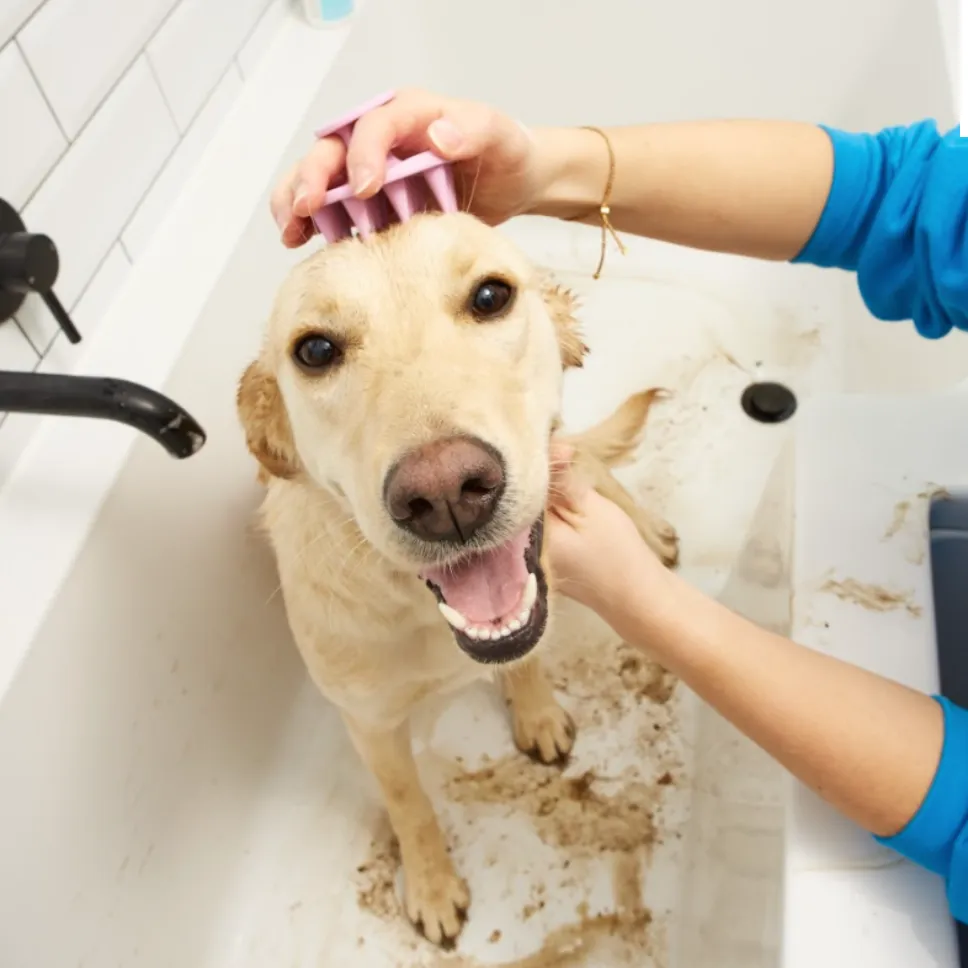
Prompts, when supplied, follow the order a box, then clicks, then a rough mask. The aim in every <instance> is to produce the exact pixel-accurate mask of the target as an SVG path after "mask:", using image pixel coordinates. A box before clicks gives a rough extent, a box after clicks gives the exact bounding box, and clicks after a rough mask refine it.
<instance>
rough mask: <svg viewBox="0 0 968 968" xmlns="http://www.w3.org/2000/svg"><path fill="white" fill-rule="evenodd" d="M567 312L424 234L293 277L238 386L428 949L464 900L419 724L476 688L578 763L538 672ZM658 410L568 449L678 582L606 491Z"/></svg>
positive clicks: (269, 511) (280, 549)
mask: <svg viewBox="0 0 968 968" xmlns="http://www.w3.org/2000/svg"><path fill="white" fill-rule="evenodd" d="M572 310H573V301H572V298H571V296H570V294H569V293H567V292H565V291H564V290H562V289H560V288H558V287H556V286H555V285H554V284H553V283H552V282H550V280H549V279H548V278H547V276H545V275H544V274H543V273H542V272H540V271H539V270H538V269H536V267H535V266H534V265H532V264H531V263H530V262H529V261H528V259H527V258H526V257H525V256H524V255H523V254H522V253H521V252H520V251H519V250H518V249H517V248H516V247H515V246H514V245H513V244H512V243H511V242H510V241H509V240H508V239H507V238H505V237H504V236H503V235H501V234H500V233H499V232H497V231H496V230H494V229H492V228H489V227H487V226H485V225H484V224H482V223H481V222H479V221H477V220H476V219H474V218H472V217H471V216H469V215H463V214H457V215H423V216H418V217H416V218H414V219H412V220H411V221H409V222H407V223H406V224H404V225H399V226H396V227H393V228H391V229H388V230H386V231H384V232H381V233H379V234H377V235H376V236H374V237H372V238H370V239H369V240H367V241H365V242H363V241H359V240H348V241H346V242H341V243H339V244H336V245H331V246H327V247H326V248H324V249H322V250H321V251H319V252H317V253H316V254H315V255H313V256H311V257H309V258H308V259H306V260H305V261H304V262H303V263H301V264H300V265H299V266H297V267H296V268H295V269H294V270H293V272H292V273H291V274H290V276H289V277H288V279H287V280H286V281H285V282H284V284H283V286H282V288H281V290H280V292H279V294H278V297H277V299H276V303H275V307H274V310H273V312H272V316H271V319H270V321H269V325H268V332H267V337H266V340H265V343H264V347H263V350H262V352H261V355H260V356H259V358H258V359H257V360H256V361H255V362H254V363H252V364H251V365H250V366H249V368H248V369H247V370H246V372H245V374H244V375H243V377H242V380H241V384H240V386H239V393H238V409H239V415H240V418H241V421H242V424H243V427H244V429H245V434H246V439H247V443H248V447H249V449H250V450H251V452H252V453H253V454H254V455H255V457H256V458H257V459H258V460H259V462H260V463H261V465H262V471H261V476H262V479H263V481H264V482H265V483H266V484H267V495H266V498H265V503H264V505H263V508H262V520H263V524H264V526H265V529H266V531H267V532H268V535H269V538H270V540H271V542H272V546H273V548H274V550H275V555H276V558H277V562H278V568H279V573H280V578H281V583H282V592H283V595H284V598H285V604H286V610H287V614H288V618H289V624H290V627H291V629H292V632H293V635H294V637H295V640H296V643H297V645H298V646H299V650H300V652H301V653H302V656H303V659H304V660H305V662H306V665H307V667H308V669H309V672H310V674H311V676H312V678H313V680H314V681H315V683H316V684H317V686H318V687H319V688H320V689H321V690H322V692H323V693H324V694H325V695H326V696H327V697H328V698H329V699H330V700H331V701H332V702H334V703H335V704H336V705H337V706H338V707H339V708H340V710H341V711H342V713H343V716H344V718H345V721H346V725H347V727H348V729H349V732H350V735H351V737H352V739H353V742H354V745H355V746H356V748H357V750H358V751H359V753H360V755H361V756H362V758H363V760H364V761H365V763H366V764H367V766H368V767H369V768H370V770H372V772H373V774H374V775H375V777H376V779H377V781H378V783H379V785H380V787H381V789H382V791H383V795H384V797H385V801H386V806H387V810H388V813H389V816H390V821H391V824H392V826H393V829H394V832H395V834H396V836H397V839H398V840H399V843H400V851H401V858H402V863H403V869H404V879H405V906H406V911H407V913H408V915H409V917H410V918H411V919H412V920H413V922H414V923H415V924H416V925H417V926H418V927H419V928H420V929H421V930H422V931H423V932H424V934H425V935H426V937H427V938H429V939H430V940H431V941H433V942H437V943H442V944H446V943H448V942H451V941H453V939H454V938H455V937H456V936H457V934H458V933H459V931H460V928H461V924H462V922H463V919H464V915H465V912H466V911H467V908H468V905H469V902H470V898H469V894H468V890H467V886H466V884H465V882H464V881H463V880H462V878H461V877H460V876H459V874H458V873H457V872H456V871H455V869H454V866H453V864H452V862H451V859H450V856H449V854H448V849H447V844H446V842H445V838H444V836H443V834H442V832H441V829H440V827H439V825H438V821H437V818H436V816H435V814H434V810H433V807H432V806H431V803H430V801H429V799H428V797H427V795H426V793H425V792H424V790H423V789H422V788H421V785H420V781H419V779H418V776H417V770H416V767H415V764H414V759H413V754H412V752H411V746H410V734H409V727H408V719H409V716H410V713H411V710H412V709H413V708H414V706H415V704H416V703H417V702H418V701H419V700H421V699H422V698H423V697H425V696H427V695H428V694H430V693H433V692H437V691H442V690H449V689H453V688H456V687H458V686H461V685H463V684H465V683H467V682H468V681H471V680H472V679H474V678H476V677H478V676H480V675H481V673H482V672H487V671H488V668H489V667H490V669H492V670H494V671H496V676H497V679H498V680H499V682H500V685H501V686H502V688H503V690H504V692H505V695H506V697H507V699H508V702H509V706H510V709H511V717H512V727H513V732H514V737H515V740H516V742H517V745H518V746H519V747H520V748H521V749H522V750H523V751H525V752H527V753H530V754H532V755H534V756H537V757H538V758H540V759H541V760H542V761H544V762H553V761H556V760H561V759H564V758H565V757H566V756H567V755H568V753H569V752H570V750H571V748H572V744H573V742H574V726H573V723H572V722H571V720H570V718H569V716H568V714H567V713H566V712H565V711H564V710H563V709H562V708H561V707H560V706H559V705H558V703H557V701H556V700H555V697H554V695H553V693H552V689H551V687H550V685H549V682H548V681H547V679H546V678H545V675H544V673H543V672H542V668H541V664H540V660H539V659H538V657H537V656H536V655H535V654H534V650H535V647H536V646H537V645H538V644H539V643H540V642H541V641H542V640H543V639H544V638H545V633H546V631H547V629H548V625H549V618H550V614H551V604H550V602H549V584H550V583H551V578H552V576H550V575H549V574H548V573H547V571H546V570H545V568H544V567H543V565H542V531H543V519H544V512H545V506H546V501H547V495H548V486H549V441H550V439H551V436H552V434H553V433H555V432H556V431H557V429H558V425H559V410H560V400H561V390H562V376H563V372H564V369H565V368H566V367H569V366H579V365H581V361H582V357H583V355H584V353H585V346H584V344H583V342H582V340H581V337H580V335H579V333H578V329H577V323H576V321H575V319H574V317H573V314H572ZM653 396H654V392H649V393H644V394H639V395H638V396H636V397H633V398H631V399H630V400H629V401H627V402H626V404H624V405H623V406H622V407H621V408H620V409H619V411H617V412H616V414H614V415H613V416H612V417H610V418H609V419H608V420H606V421H605V422H604V423H603V424H601V425H599V426H598V427H596V428H594V429H593V430H591V431H589V432H587V433H585V434H582V435H579V436H576V437H574V438H569V441H570V443H571V444H572V445H573V446H574V447H575V449H576V459H577V460H580V461H581V462H582V463H583V465H584V467H585V470H586V472H587V473H588V474H590V475H591V476H592V479H593V482H594V485H595V486H596V487H597V488H598V489H599V490H600V491H601V492H602V493H604V494H605V495H606V496H608V497H610V498H612V499H613V500H615V501H617V502H618V503H619V504H620V505H621V506H622V507H623V508H625V510H626V511H628V512H629V514H630V515H632V517H633V519H634V520H635V521H636V523H637V524H638V526H639V529H640V530H641V532H642V535H643V537H644V538H645V540H646V541H647V542H648V543H649V544H650V545H651V547H652V548H654V549H655V550H656V551H657V552H658V553H659V554H660V555H661V556H662V557H663V559H664V560H665V561H666V563H667V564H669V565H672V564H673V563H674V562H675V559H676V554H677V540H676V536H675V532H674V531H673V530H672V528H670V527H669V526H668V525H667V524H666V523H665V522H664V521H662V520H661V519H659V518H657V517H655V516H654V515H651V514H649V513H647V512H646V511H644V510H642V509H641V508H639V507H638V506H636V504H635V503H634V502H633V501H632V499H631V497H630V496H629V494H628V493H627V492H626V491H625V490H624V489H623V488H622V487H621V485H619V483H618V482H617V481H616V480H615V478H614V477H612V475H611V473H610V472H609V470H608V468H609V466H614V465H615V464H617V463H620V462H621V461H622V460H623V459H625V458H626V457H627V456H628V455H629V454H630V453H631V451H632V449H633V448H634V446H635V444H636V442H637V439H638V435H639V432H640V430H641V429H642V426H643V424H644V421H645V418H646V414H647V411H648V407H649V404H650V402H651V400H652V398H653Z"/></svg>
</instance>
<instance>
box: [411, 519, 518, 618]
mask: <svg viewBox="0 0 968 968" xmlns="http://www.w3.org/2000/svg"><path fill="white" fill-rule="evenodd" d="M529 539H530V532H528V531H525V532H524V533H523V534H521V535H519V536H518V537H516V538H512V539H511V540H510V541H509V542H508V543H507V544H506V545H502V546H501V547H500V548H494V549H492V550H491V551H486V552H484V553H483V554H479V555H474V557H473V558H468V559H467V560H466V561H462V562H460V563H459V564H457V565H454V566H452V567H448V568H430V569H428V570H427V571H425V572H424V578H426V579H428V580H430V581H432V582H433V583H434V584H435V585H436V586H437V587H438V588H439V589H440V591H441V594H442V595H443V596H444V601H446V602H447V604H448V605H450V607H451V608H456V609H457V611H458V612H460V613H461V615H463V616H464V618H466V619H468V620H469V621H471V622H492V621H496V620H498V619H503V618H505V617H506V616H507V615H508V614H509V613H510V612H511V610H512V609H513V608H514V607H515V606H516V605H517V604H518V602H519V601H520V600H521V595H522V593H523V592H524V585H525V582H526V581H527V580H528V566H527V565H526V564H525V561H524V553H525V551H526V550H527V547H528V541H529Z"/></svg>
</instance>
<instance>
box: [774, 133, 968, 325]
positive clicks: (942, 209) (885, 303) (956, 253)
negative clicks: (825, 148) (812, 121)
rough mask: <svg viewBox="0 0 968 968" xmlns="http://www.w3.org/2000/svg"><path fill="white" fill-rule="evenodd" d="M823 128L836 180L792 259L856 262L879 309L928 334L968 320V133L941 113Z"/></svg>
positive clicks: (869, 302)
mask: <svg viewBox="0 0 968 968" xmlns="http://www.w3.org/2000/svg"><path fill="white" fill-rule="evenodd" d="M823 130H824V131H825V132H826V133H827V136H828V137H829V138H830V141H831V145H832V146H833V154H834V171H833V181H832V182H831V187H830V193H829V195H828V197H827V202H826V205H825V206H824V210H823V212H822V214H821V216H820V220H819V221H818V223H817V225H816V227H815V229H814V231H813V234H812V235H811V237H810V239H809V240H808V241H807V244H806V245H805V246H804V248H803V250H802V251H801V252H800V253H799V254H798V255H797V256H796V257H795V258H794V259H793V261H794V262H801V263H810V264H813V265H818V266H824V267H837V268H840V269H847V270H851V271H856V273H857V284H858V286H859V288H860V293H861V296H862V297H863V299H864V303H865V304H866V306H867V308H868V310H869V311H870V312H871V314H872V315H874V316H875V317H877V318H878V319H882V320H890V321H899V320H912V321H913V322H914V325H915V327H916V328H917V331H918V332H919V333H920V334H921V335H922V336H924V337H926V338H928V339H938V338H939V337H942V336H945V335H946V334H947V333H949V332H950V331H951V330H952V328H957V329H962V330H968V138H961V137H959V131H958V129H957V128H956V129H953V130H952V131H949V132H948V133H947V134H944V135H942V134H941V133H939V131H938V128H937V125H936V124H935V123H934V122H933V121H921V122H919V123H918V124H913V125H910V126H908V127H898V128H885V129H884V130H883V131H880V132H878V133H877V134H854V133H851V132H847V131H838V130H836V129H834V128H826V127H825V128H823Z"/></svg>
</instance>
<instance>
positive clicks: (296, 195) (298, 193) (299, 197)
mask: <svg viewBox="0 0 968 968" xmlns="http://www.w3.org/2000/svg"><path fill="white" fill-rule="evenodd" d="M307 195H309V189H307V188H306V186H305V185H302V184H300V185H297V186H296V190H295V191H294V192H293V195H292V207H293V211H295V209H296V207H297V206H299V207H302V208H305V205H304V203H305V201H306V196H307ZM298 214H300V215H304V214H305V212H299V213H298Z"/></svg>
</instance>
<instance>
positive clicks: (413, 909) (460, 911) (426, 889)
mask: <svg viewBox="0 0 968 968" xmlns="http://www.w3.org/2000/svg"><path fill="white" fill-rule="evenodd" d="M417 866H418V867H420V868H423V869H422V870H420V871H419V873H416V874H415V876H411V872H409V871H406V870H405V872H404V878H405V884H404V902H405V904H406V908H407V916H408V917H409V918H410V920H411V921H412V922H413V923H414V925H415V926H416V927H417V930H418V931H420V933H421V934H422V935H423V936H424V937H425V938H426V939H427V940H428V941H431V942H433V944H436V945H440V946H441V947H443V948H452V947H453V946H454V942H455V941H456V940H457V936H458V935H459V934H460V932H461V928H463V926H464V921H466V920H467V909H468V908H469V907H470V904H471V895H470V891H469V890H468V888H467V884H466V883H465V882H464V880H463V879H462V878H461V877H460V876H459V875H458V874H457V871H455V870H454V867H453V865H452V864H451V862H450V858H449V857H448V858H446V859H442V860H441V861H440V862H439V863H438V864H436V865H434V866H433V867H432V868H428V867H427V866H426V865H425V864H421V863H418V865H417Z"/></svg>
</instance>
